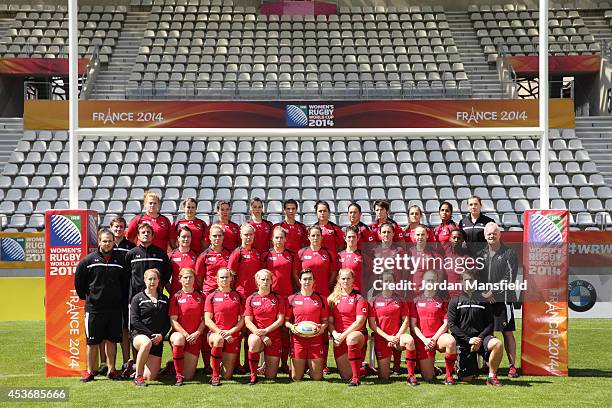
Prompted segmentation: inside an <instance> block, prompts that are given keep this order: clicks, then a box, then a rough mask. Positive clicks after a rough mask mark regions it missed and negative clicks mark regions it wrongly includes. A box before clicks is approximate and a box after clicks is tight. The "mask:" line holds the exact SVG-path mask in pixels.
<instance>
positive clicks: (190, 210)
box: [170, 198, 208, 254]
mask: <svg viewBox="0 0 612 408" xmlns="http://www.w3.org/2000/svg"><path fill="white" fill-rule="evenodd" d="M181 206H182V207H183V210H184V211H185V217H184V218H183V219H182V220H176V221H174V223H173V224H172V237H171V240H170V245H171V246H172V248H176V247H177V246H178V234H179V232H180V229H181V227H182V226H186V227H187V228H189V229H190V230H191V250H192V251H193V252H195V253H196V254H200V253H201V252H202V251H203V250H204V248H206V247H207V244H206V236H207V234H208V225H206V223H205V222H204V221H202V220H201V219H199V218H196V208H197V206H198V203H197V202H196V200H195V199H194V198H186V199H184V200H183V202H182V204H181Z"/></svg>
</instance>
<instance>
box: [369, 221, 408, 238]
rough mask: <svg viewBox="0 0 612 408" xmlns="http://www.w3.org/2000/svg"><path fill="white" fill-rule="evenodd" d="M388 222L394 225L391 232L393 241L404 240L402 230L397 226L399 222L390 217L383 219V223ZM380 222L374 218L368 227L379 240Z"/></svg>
mask: <svg viewBox="0 0 612 408" xmlns="http://www.w3.org/2000/svg"><path fill="white" fill-rule="evenodd" d="M387 222H390V223H391V224H393V226H394V227H395V229H394V231H395V232H394V233H393V242H401V241H403V240H404V232H403V231H402V228H401V227H400V226H399V224H398V223H397V222H395V221H393V220H392V219H391V218H387V221H385V223H387ZM380 224H381V223H379V221H378V220H375V221H374V222H373V223H372V225H370V229H371V230H372V232H373V233H374V235H375V236H376V240H377V241H380V237H379V236H378V234H379V232H380Z"/></svg>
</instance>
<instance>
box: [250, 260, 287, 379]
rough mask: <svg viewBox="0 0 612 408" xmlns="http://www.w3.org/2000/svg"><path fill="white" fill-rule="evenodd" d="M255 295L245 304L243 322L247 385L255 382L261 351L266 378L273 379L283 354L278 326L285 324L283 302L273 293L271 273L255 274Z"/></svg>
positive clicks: (263, 271)
mask: <svg viewBox="0 0 612 408" xmlns="http://www.w3.org/2000/svg"><path fill="white" fill-rule="evenodd" d="M255 280H256V282H257V292H255V293H253V294H252V295H251V296H249V298H248V299H247V301H246V307H245V313H244V316H245V317H244V323H245V325H246V327H247V329H249V331H250V332H251V333H250V334H249V336H248V344H249V351H248V359H249V370H250V373H251V375H250V379H249V384H250V385H254V384H255V383H257V366H258V364H259V356H260V353H261V352H262V351H264V355H265V377H266V378H267V379H273V378H276V373H277V371H278V362H279V361H280V359H281V354H282V347H283V345H282V339H281V329H280V328H281V327H282V326H284V324H285V306H286V299H284V298H283V297H281V296H279V295H277V294H276V293H274V292H273V291H272V290H271V289H272V272H270V271H269V270H267V269H261V270H259V271H258V272H257V273H256V274H255Z"/></svg>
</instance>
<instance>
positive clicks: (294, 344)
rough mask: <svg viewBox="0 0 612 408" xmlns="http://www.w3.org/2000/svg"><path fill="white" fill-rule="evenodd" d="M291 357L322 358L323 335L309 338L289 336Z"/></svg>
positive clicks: (303, 358) (304, 358)
mask: <svg viewBox="0 0 612 408" xmlns="http://www.w3.org/2000/svg"><path fill="white" fill-rule="evenodd" d="M291 358H299V359H302V360H308V359H315V358H323V336H322V335H319V336H316V337H310V338H305V337H298V336H291Z"/></svg>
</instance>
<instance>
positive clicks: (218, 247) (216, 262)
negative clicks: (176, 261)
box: [195, 224, 230, 296]
mask: <svg viewBox="0 0 612 408" xmlns="http://www.w3.org/2000/svg"><path fill="white" fill-rule="evenodd" d="M223 235H224V230H223V227H222V226H220V225H217V224H213V225H211V226H210V229H209V235H208V236H209V239H210V246H209V247H208V248H207V249H205V250H204V252H202V253H201V254H200V256H198V259H197V260H196V268H195V270H196V280H199V281H202V282H203V283H202V294H203V295H204V296H208V295H210V294H211V293H212V292H214V291H215V290H216V289H217V271H218V270H219V268H222V267H224V266H227V263H228V261H229V256H230V252H229V251H228V250H227V249H226V248H225V247H224V246H223Z"/></svg>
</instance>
